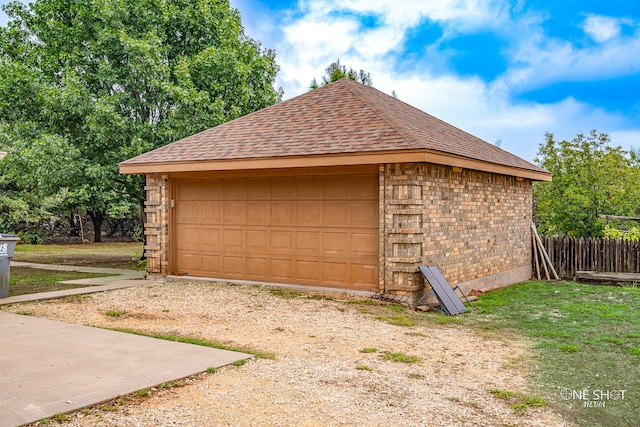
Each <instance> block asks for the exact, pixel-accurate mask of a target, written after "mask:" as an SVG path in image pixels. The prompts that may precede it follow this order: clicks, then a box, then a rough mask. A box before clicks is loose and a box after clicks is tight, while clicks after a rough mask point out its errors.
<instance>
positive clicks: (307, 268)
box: [296, 261, 321, 282]
mask: <svg viewBox="0 0 640 427" xmlns="http://www.w3.org/2000/svg"><path fill="white" fill-rule="evenodd" d="M296 279H298V280H303V281H306V282H319V281H320V279H321V277H320V261H296Z"/></svg>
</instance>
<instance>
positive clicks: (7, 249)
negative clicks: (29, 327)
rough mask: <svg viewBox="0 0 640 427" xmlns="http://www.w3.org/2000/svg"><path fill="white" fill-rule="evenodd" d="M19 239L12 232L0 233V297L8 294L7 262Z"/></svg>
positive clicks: (11, 256) (8, 262)
mask: <svg viewBox="0 0 640 427" xmlns="http://www.w3.org/2000/svg"><path fill="white" fill-rule="evenodd" d="M19 240H20V238H19V237H18V236H15V235H13V234H1V233H0V298H6V297H8V296H9V267H10V265H9V264H10V261H11V258H13V252H14V250H15V248H16V243H17V242H18V241H19Z"/></svg>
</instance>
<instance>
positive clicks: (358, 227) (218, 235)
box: [170, 166, 379, 290]
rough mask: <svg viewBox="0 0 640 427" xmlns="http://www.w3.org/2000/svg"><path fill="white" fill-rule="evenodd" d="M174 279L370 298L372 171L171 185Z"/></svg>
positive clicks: (263, 174) (289, 173) (223, 177)
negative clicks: (297, 287)
mask: <svg viewBox="0 0 640 427" xmlns="http://www.w3.org/2000/svg"><path fill="white" fill-rule="evenodd" d="M170 185H171V188H172V194H173V200H175V202H173V203H172V206H173V208H172V211H171V212H172V222H171V223H172V227H173V228H174V230H175V233H172V235H173V236H175V240H174V242H173V248H172V249H173V254H174V255H173V262H170V264H173V265H174V268H173V269H174V273H175V274H177V275H189V276H203V277H216V278H225V279H242V280H256V281H268V282H282V283H301V284H309V285H321V286H336V287H349V288H354V289H362V290H375V289H376V288H377V281H378V259H379V258H378V247H379V242H378V238H379V233H378V222H379V213H378V171H377V167H375V166H368V167H365V166H360V167H341V168H316V169H312V170H310V169H305V170H304V172H301V170H298V171H297V172H296V170H295V169H293V170H279V171H276V170H271V171H260V172H255V173H252V174H251V175H250V176H246V174H239V173H237V172H236V173H233V172H226V173H218V174H213V175H208V176H207V175H203V176H197V177H193V176H185V177H176V178H174V179H173V180H172V181H171V184H170Z"/></svg>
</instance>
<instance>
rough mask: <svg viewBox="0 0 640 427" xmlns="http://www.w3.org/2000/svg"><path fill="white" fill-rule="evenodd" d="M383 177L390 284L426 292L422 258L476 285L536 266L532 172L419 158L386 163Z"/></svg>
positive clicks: (385, 266) (391, 288)
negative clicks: (523, 174)
mask: <svg viewBox="0 0 640 427" xmlns="http://www.w3.org/2000/svg"><path fill="white" fill-rule="evenodd" d="M380 181H381V198H380V204H381V209H384V215H381V222H380V224H381V233H383V235H382V240H383V242H382V243H381V246H382V247H383V248H384V251H381V254H384V259H382V260H381V272H382V274H381V279H383V280H381V289H384V291H385V292H390V293H396V294H407V295H414V296H416V295H418V296H419V293H420V290H421V289H422V287H423V282H422V278H421V276H420V275H419V273H417V266H418V265H436V266H438V267H439V268H440V270H441V271H442V273H443V275H444V276H445V278H446V279H447V280H448V281H449V283H450V284H452V285H455V284H461V283H473V285H474V287H475V288H476V289H477V288H482V287H484V286H489V285H493V284H496V283H497V284H507V283H506V282H508V281H509V280H510V279H509V276H508V275H509V272H511V271H515V272H518V273H517V274H515V275H513V277H515V279H514V281H517V280H523V279H522V278H523V277H524V276H523V274H525V273H526V270H527V268H528V269H529V271H530V260H531V243H530V239H531V237H530V228H529V227H530V220H531V216H532V191H531V189H532V185H531V180H526V179H525V180H522V179H518V178H515V177H509V176H505V175H497V174H491V173H487V172H479V171H473V170H466V169H462V170H461V169H457V168H456V169H455V170H454V168H452V167H449V166H441V165H433V164H427V163H420V164H387V165H384V166H381V167H380ZM491 277H501V279H500V280H498V281H495V280H493V281H492V280H491V279H489V278H491ZM483 278H487V280H485V281H483V280H481V279H483ZM505 281H506V282H505ZM382 282H384V283H382ZM512 283H513V282H512ZM383 286H384V288H383ZM466 290H467V291H468V290H469V289H466Z"/></svg>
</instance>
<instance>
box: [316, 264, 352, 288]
mask: <svg viewBox="0 0 640 427" xmlns="http://www.w3.org/2000/svg"><path fill="white" fill-rule="evenodd" d="M348 272H349V268H348V264H347V263H345V262H323V263H322V279H323V280H324V281H325V282H329V283H332V284H334V285H346V284H347V283H349V277H348Z"/></svg>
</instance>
